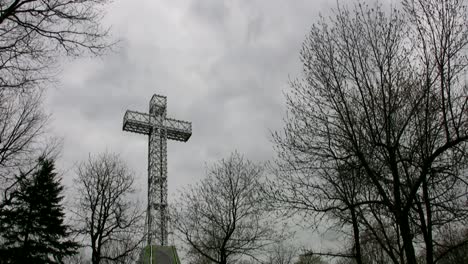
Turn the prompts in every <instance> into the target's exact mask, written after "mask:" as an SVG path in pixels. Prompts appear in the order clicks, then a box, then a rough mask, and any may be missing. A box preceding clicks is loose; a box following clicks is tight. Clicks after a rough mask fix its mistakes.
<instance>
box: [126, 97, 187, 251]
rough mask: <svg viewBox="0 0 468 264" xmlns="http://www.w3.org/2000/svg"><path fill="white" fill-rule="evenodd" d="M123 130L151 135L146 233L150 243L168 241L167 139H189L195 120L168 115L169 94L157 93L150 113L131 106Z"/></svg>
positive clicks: (162, 243)
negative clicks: (173, 117)
mask: <svg viewBox="0 0 468 264" xmlns="http://www.w3.org/2000/svg"><path fill="white" fill-rule="evenodd" d="M123 130H124V131H129V132H134V133H138V134H145V135H148V136H149V141H148V207H147V209H146V235H147V243H148V245H152V243H153V238H154V239H156V240H157V242H159V245H161V246H165V245H167V242H168V241H167V235H168V233H167V221H168V215H167V139H172V140H177V141H184V142H185V141H187V140H188V139H189V138H190V136H191V135H192V123H190V122H186V121H181V120H176V119H172V118H167V117H166V97H165V96H161V95H157V94H155V95H153V97H152V98H151V100H150V105H149V114H145V113H140V112H136V111H130V110H127V111H126V112H125V115H124V119H123Z"/></svg>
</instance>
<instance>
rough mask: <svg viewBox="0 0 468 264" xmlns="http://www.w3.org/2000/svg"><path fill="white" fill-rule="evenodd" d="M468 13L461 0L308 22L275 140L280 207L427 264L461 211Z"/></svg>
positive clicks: (430, 0) (467, 134)
mask: <svg viewBox="0 0 468 264" xmlns="http://www.w3.org/2000/svg"><path fill="white" fill-rule="evenodd" d="M466 16H467V10H466V2H465V1H458V0H425V1H423V0H406V1H403V3H402V5H401V6H399V7H394V8H391V9H390V10H389V11H388V12H386V11H384V10H383V9H382V8H381V7H380V6H378V5H377V6H374V7H368V6H366V5H364V4H358V5H357V6H356V7H355V9H354V10H352V11H349V10H348V9H347V8H343V7H338V9H337V11H336V13H335V16H334V17H332V18H330V20H326V19H322V20H321V21H320V22H319V23H317V24H316V25H314V26H313V27H312V30H311V33H310V35H309V36H308V37H307V39H306V41H305V42H304V45H303V49H302V51H301V58H302V61H303V63H304V79H302V80H297V81H295V82H293V83H292V90H291V92H290V93H289V95H288V98H287V103H288V109H289V112H288V119H287V120H286V127H285V129H284V133H279V134H277V135H276V136H275V139H276V142H277V147H278V150H279V157H280V163H281V164H280V165H281V167H282V169H284V173H280V174H279V175H278V176H279V179H280V180H279V182H280V183H281V184H279V188H275V192H274V193H275V196H276V197H279V198H280V199H278V200H277V201H279V202H280V203H282V204H283V205H284V207H283V208H284V209H286V210H289V209H293V210H296V211H297V210H299V211H305V212H307V213H310V214H312V215H315V216H321V217H319V218H315V219H319V220H320V219H321V220H324V219H330V218H332V219H338V220H339V221H344V222H345V223H348V225H347V226H348V227H351V226H352V228H353V229H354V228H356V229H355V230H357V231H358V232H357V233H354V236H353V237H354V239H355V240H356V242H357V243H356V245H358V248H360V247H361V246H359V241H358V240H357V239H359V238H360V237H361V236H360V235H357V234H362V233H363V232H365V233H366V234H367V235H369V236H371V237H372V241H376V243H377V244H378V245H379V246H380V247H381V248H382V249H383V250H384V251H385V252H386V254H388V256H389V257H390V258H391V260H392V261H393V262H394V263H409V264H415V263H416V251H415V246H416V245H417V246H418V247H422V248H424V250H425V256H426V263H428V264H432V263H434V247H435V245H437V244H439V242H437V241H435V239H436V237H439V236H435V235H436V234H438V233H439V232H440V230H442V229H443V227H444V226H445V225H447V224H449V223H452V224H453V223H460V222H462V221H464V220H465V219H466V218H467V212H466V195H467V192H466V190H467V183H468V181H467V180H468V179H467V176H466V173H464V172H465V170H466V164H467V163H466V161H467V155H466V154H467V152H466V147H467V144H466V143H467V140H468V130H467V128H468V111H467V104H468V94H467V86H466V66H467V63H468V61H467V58H468V57H467V54H466V51H467V49H466V48H467V44H468V22H467V21H468V20H467V17H466ZM343 168H344V170H343ZM345 191H346V192H345ZM316 198H318V199H316ZM350 198H352V199H350ZM353 211H354V212H355V217H353V215H352V214H353ZM323 216H327V218H324V217H323ZM355 254H356V253H355Z"/></svg>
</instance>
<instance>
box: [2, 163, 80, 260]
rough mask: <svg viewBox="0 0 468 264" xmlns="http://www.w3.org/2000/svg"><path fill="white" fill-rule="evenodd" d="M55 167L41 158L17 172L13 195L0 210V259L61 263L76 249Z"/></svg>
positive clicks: (76, 245)
mask: <svg viewBox="0 0 468 264" xmlns="http://www.w3.org/2000/svg"><path fill="white" fill-rule="evenodd" d="M54 170H55V168H54V162H53V161H52V160H49V159H46V158H41V159H39V160H38V164H37V166H36V168H35V169H34V170H33V171H31V172H29V173H26V174H25V173H21V174H20V176H19V179H20V181H19V182H18V187H17V189H16V190H15V191H14V193H13V199H12V200H11V202H10V203H9V204H7V205H6V206H5V208H4V209H3V210H2V213H1V214H0V236H1V237H2V245H1V249H0V259H1V261H0V263H62V259H63V258H64V257H65V256H69V255H72V254H74V253H75V252H76V249H77V248H78V244H77V243H75V242H73V241H72V240H70V239H69V238H68V236H69V232H68V226H66V225H65V224H64V217H65V214H64V212H63V206H62V204H61V202H62V200H63V196H62V195H61V193H62V191H63V186H62V185H61V184H60V178H58V177H57V174H56V173H55V172H54ZM29 174H30V175H29Z"/></svg>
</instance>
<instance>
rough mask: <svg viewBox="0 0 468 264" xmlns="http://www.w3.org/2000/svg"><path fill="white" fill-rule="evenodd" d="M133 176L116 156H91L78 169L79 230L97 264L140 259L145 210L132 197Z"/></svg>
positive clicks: (107, 154)
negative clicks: (138, 256) (133, 258)
mask: <svg viewBox="0 0 468 264" xmlns="http://www.w3.org/2000/svg"><path fill="white" fill-rule="evenodd" d="M133 181H134V178H133V174H132V172H131V171H129V169H128V167H127V166H126V165H125V163H124V162H123V161H122V160H121V158H120V157H119V156H118V155H116V154H110V153H104V154H100V155H98V156H91V155H90V156H89V158H88V160H87V161H84V162H82V163H81V164H80V165H79V166H78V169H77V178H76V179H75V186H76V188H77V191H78V197H77V199H76V202H77V204H76V206H75V209H74V214H75V217H76V218H75V220H76V226H77V227H76V231H77V232H78V233H79V234H81V235H83V236H84V241H85V246H88V247H90V248H91V251H92V252H91V254H92V256H91V258H92V263H93V264H98V263H108V262H112V263H122V261H123V260H124V259H126V260H128V258H132V257H135V258H136V257H137V255H138V253H139V252H136V251H137V250H138V249H139V246H140V244H141V242H142V240H143V235H142V232H141V231H142V230H141V227H142V220H143V218H142V215H143V211H142V210H141V209H140V206H138V203H137V202H136V201H135V200H133V197H132V196H131V195H132V193H133V192H134V189H133Z"/></svg>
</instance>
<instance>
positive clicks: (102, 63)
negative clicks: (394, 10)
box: [46, 0, 336, 200]
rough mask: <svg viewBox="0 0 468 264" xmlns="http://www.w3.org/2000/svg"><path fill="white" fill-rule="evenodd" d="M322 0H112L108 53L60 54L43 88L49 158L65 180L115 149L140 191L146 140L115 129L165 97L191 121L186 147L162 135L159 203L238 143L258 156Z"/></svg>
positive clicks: (173, 112) (265, 151)
mask: <svg viewBox="0 0 468 264" xmlns="http://www.w3.org/2000/svg"><path fill="white" fill-rule="evenodd" d="M335 4H336V2H335V1H325V0H294V1H286V0H284V1H279V0H278V1H276V0H275V1H273V0H262V1H260V0H258V1H255V0H238V1H220V0H171V1H156V0H138V1H135V0H132V1H131V0H116V1H114V2H113V3H111V4H110V5H108V6H106V7H105V10H106V16H105V19H104V21H103V22H104V23H105V25H108V26H112V32H113V34H114V36H115V37H118V38H119V39H120V40H121V43H120V45H119V46H120V48H119V49H118V50H117V52H116V53H112V54H109V55H107V56H104V57H101V58H85V59H78V60H73V61H69V60H67V61H64V63H63V71H62V74H61V76H60V84H59V85H58V86H57V87H56V88H52V89H49V90H48V93H47V96H46V98H47V102H46V107H47V110H48V112H50V113H52V119H51V129H52V130H53V132H54V133H55V134H56V135H57V136H59V137H62V138H63V151H62V155H61V157H60V160H59V161H58V165H59V168H60V169H61V170H62V171H63V172H64V179H65V182H66V183H67V184H68V185H69V184H70V183H71V179H72V178H73V177H74V171H73V170H74V166H75V164H76V163H77V162H80V161H83V160H85V159H86V158H87V157H88V155H89V154H90V153H91V154H97V153H101V152H104V151H111V152H116V153H120V154H121V157H122V158H123V159H124V160H125V161H126V162H127V163H128V165H129V167H130V168H131V169H132V170H134V171H135V173H136V178H137V183H138V188H139V189H140V190H141V191H142V194H143V195H142V197H145V196H146V195H144V194H145V193H146V185H145V183H146V177H147V144H148V143H147V137H146V136H143V135H138V134H132V133H128V132H123V131H122V119H123V115H124V113H125V110H127V109H131V110H136V111H142V112H146V111H148V104H149V100H150V98H151V96H152V95H153V94H155V93H157V94H161V95H165V96H167V100H168V111H167V113H168V116H169V117H173V118H177V119H182V120H187V121H191V122H192V128H193V131H192V132H193V134H192V137H191V138H190V140H189V141H188V142H186V143H181V142H174V141H169V142H168V182H169V200H171V197H174V196H173V195H174V194H175V193H176V191H177V190H178V189H180V188H183V186H186V185H187V184H190V183H194V182H195V181H197V180H199V179H201V178H202V177H203V175H204V172H205V165H206V164H211V163H213V162H215V161H217V160H219V159H220V158H223V157H226V156H228V155H229V153H230V152H232V151H234V150H237V151H239V152H240V153H243V154H244V155H245V157H246V158H248V159H251V160H253V161H256V162H265V161H267V160H270V159H272V158H273V157H274V156H275V153H274V151H273V148H272V147H273V145H272V143H271V136H270V131H274V130H279V129H281V127H282V124H283V121H282V119H283V117H284V114H285V98H284V95H283V92H285V91H287V89H288V80H289V79H290V78H295V77H298V76H299V74H300V70H301V63H300V61H299V50H300V47H301V43H302V41H303V40H304V38H305V36H306V35H307V34H308V32H309V29H310V27H311V25H312V23H313V22H314V21H317V19H319V13H321V14H324V15H327V14H329V12H330V8H332V7H334V6H335Z"/></svg>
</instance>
